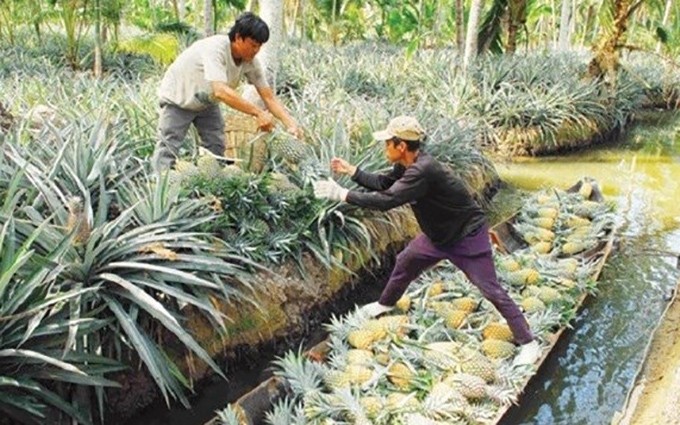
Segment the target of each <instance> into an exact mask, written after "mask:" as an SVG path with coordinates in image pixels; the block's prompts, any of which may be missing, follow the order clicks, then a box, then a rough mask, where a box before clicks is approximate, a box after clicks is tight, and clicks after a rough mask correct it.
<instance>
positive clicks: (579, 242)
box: [562, 238, 594, 255]
mask: <svg viewBox="0 0 680 425" xmlns="http://www.w3.org/2000/svg"><path fill="white" fill-rule="evenodd" d="M593 245H594V243H593V242H592V241H591V240H587V239H571V238H570V239H567V242H566V243H565V244H564V245H562V254H564V255H576V254H579V253H581V252H583V251H586V250H588V249H590V248H592V247H593Z"/></svg>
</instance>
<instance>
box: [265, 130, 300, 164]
mask: <svg viewBox="0 0 680 425" xmlns="http://www.w3.org/2000/svg"><path fill="white" fill-rule="evenodd" d="M269 149H270V150H271V152H272V153H273V154H275V155H278V156H280V157H281V158H283V159H284V160H285V161H286V162H288V163H290V164H299V163H300V162H302V160H304V159H305V158H307V157H308V156H309V153H310V152H309V145H307V144H306V143H304V142H301V141H300V140H298V139H296V138H294V137H288V136H283V137H275V138H273V139H272V140H271V141H270V142H269Z"/></svg>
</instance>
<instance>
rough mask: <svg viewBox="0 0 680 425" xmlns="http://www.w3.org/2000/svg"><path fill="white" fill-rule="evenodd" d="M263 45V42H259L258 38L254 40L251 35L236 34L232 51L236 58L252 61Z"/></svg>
mask: <svg viewBox="0 0 680 425" xmlns="http://www.w3.org/2000/svg"><path fill="white" fill-rule="evenodd" d="M261 47H262V44H260V43H258V42H257V41H256V40H253V39H252V38H250V37H241V35H239V34H236V38H235V39H234V42H233V46H232V51H233V52H234V58H236V59H240V60H242V61H244V62H252V61H253V58H255V55H256V54H257V52H259V51H260V48H261Z"/></svg>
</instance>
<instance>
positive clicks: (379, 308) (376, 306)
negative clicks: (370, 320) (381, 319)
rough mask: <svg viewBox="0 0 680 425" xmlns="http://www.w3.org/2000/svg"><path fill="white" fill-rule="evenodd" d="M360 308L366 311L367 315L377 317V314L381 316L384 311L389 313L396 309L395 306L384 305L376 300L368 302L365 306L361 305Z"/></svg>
mask: <svg viewBox="0 0 680 425" xmlns="http://www.w3.org/2000/svg"><path fill="white" fill-rule="evenodd" d="M359 310H360V311H362V312H363V313H365V314H366V315H368V316H370V317H377V316H380V315H381V314H383V313H387V312H388V311H392V310H394V307H390V306H387V305H382V304H380V303H379V302H377V301H376V302H374V303H370V304H366V305H365V306H363V307H361V308H360V309H359Z"/></svg>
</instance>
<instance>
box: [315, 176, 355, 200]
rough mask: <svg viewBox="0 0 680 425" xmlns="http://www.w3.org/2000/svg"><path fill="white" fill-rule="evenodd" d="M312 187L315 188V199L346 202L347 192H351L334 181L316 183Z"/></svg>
mask: <svg viewBox="0 0 680 425" xmlns="http://www.w3.org/2000/svg"><path fill="white" fill-rule="evenodd" d="M312 186H314V197H315V198H318V199H330V200H331V201H344V200H345V199H346V198H347V192H349V190H347V189H345V188H344V187H342V186H340V185H339V184H338V183H336V181H335V180H333V179H328V180H319V181H315V182H314V183H312Z"/></svg>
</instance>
